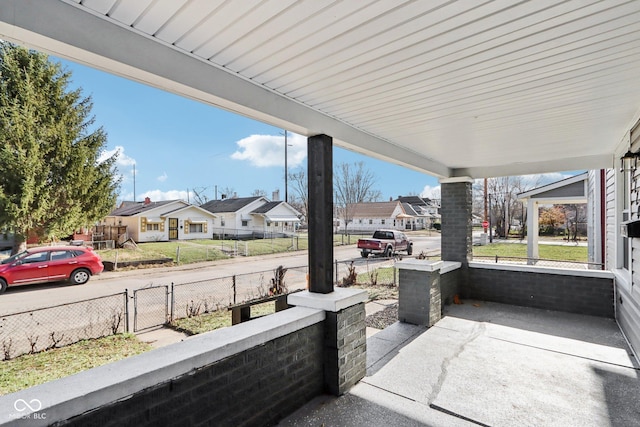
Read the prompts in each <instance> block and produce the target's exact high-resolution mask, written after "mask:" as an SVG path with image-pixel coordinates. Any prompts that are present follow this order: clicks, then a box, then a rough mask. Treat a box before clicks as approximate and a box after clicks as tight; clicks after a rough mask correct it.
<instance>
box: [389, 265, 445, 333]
mask: <svg viewBox="0 0 640 427" xmlns="http://www.w3.org/2000/svg"><path fill="white" fill-rule="evenodd" d="M399 270H400V280H399V283H400V285H399V289H398V320H400V321H401V322H406V323H411V324H413V325H424V326H432V325H434V324H435V323H436V322H437V321H438V320H440V318H441V315H442V298H441V293H440V272H439V271H437V270H436V271H420V270H409V269H404V268H400V269H399Z"/></svg>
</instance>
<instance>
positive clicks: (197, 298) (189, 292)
mask: <svg viewBox="0 0 640 427" xmlns="http://www.w3.org/2000/svg"><path fill="white" fill-rule="evenodd" d="M275 271H276V270H275V269H274V270H268V271H261V272H257V273H247V274H237V275H234V276H229V277H222V278H218V279H210V280H202V281H198V282H190V283H181V284H173V285H172V287H171V289H172V290H171V304H170V305H171V313H170V319H171V321H174V320H177V319H181V318H184V317H194V316H198V315H200V314H205V313H211V312H213V311H217V310H223V309H227V308H228V307H229V306H231V305H234V304H241V303H244V302H247V301H253V300H257V299H260V298H263V297H267V296H270V291H269V288H270V287H271V286H272V283H273V282H272V279H273V280H275V274H276V273H275ZM307 273H308V268H307V267H306V266H301V267H288V268H287V271H286V273H285V277H284V286H285V287H286V289H285V290H284V293H287V292H291V291H294V290H299V289H305V288H306V286H307Z"/></svg>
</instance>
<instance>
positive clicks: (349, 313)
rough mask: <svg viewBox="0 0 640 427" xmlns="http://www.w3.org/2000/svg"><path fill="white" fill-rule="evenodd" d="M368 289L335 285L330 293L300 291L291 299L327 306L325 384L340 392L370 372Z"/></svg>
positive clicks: (293, 302)
mask: <svg viewBox="0 0 640 427" xmlns="http://www.w3.org/2000/svg"><path fill="white" fill-rule="evenodd" d="M367 298H368V296H367V292H366V291H363V290H357V289H346V288H335V289H334V291H333V292H331V293H329V294H320V293H314V292H307V291H303V292H296V293H293V294H290V295H289V297H288V299H287V302H288V303H289V304H290V305H295V306H298V307H309V308H315V309H320V310H325V315H326V317H325V332H324V349H323V352H324V386H325V389H326V391H327V392H329V393H331V394H333V395H335V396H340V395H342V394H344V393H345V392H347V391H349V389H350V388H351V387H353V386H354V385H355V384H356V383H357V382H358V381H360V380H361V379H362V378H364V376H365V374H366V372H367V334H366V324H365V321H364V319H365V310H364V303H365V301H366V300H367Z"/></svg>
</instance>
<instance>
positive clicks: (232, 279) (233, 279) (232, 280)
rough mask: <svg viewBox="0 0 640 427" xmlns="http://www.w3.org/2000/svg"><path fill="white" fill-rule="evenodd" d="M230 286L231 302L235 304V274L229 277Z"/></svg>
mask: <svg viewBox="0 0 640 427" xmlns="http://www.w3.org/2000/svg"><path fill="white" fill-rule="evenodd" d="M231 288H232V289H233V303H234V304H236V275H235V274H234V275H233V276H232V277H231Z"/></svg>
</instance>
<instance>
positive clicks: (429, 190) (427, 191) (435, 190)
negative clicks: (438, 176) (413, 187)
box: [420, 185, 440, 199]
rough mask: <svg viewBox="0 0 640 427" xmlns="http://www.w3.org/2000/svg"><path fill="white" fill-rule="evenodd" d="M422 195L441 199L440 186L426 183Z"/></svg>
mask: <svg viewBox="0 0 640 427" xmlns="http://www.w3.org/2000/svg"><path fill="white" fill-rule="evenodd" d="M420 197H426V198H428V199H440V186H439V185H437V186H435V187H432V186H430V185H425V186H424V188H423V189H422V191H421V192H420Z"/></svg>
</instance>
